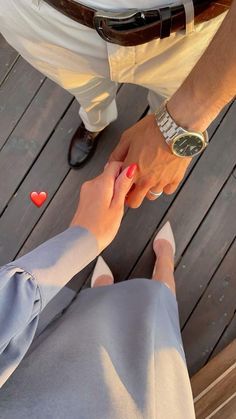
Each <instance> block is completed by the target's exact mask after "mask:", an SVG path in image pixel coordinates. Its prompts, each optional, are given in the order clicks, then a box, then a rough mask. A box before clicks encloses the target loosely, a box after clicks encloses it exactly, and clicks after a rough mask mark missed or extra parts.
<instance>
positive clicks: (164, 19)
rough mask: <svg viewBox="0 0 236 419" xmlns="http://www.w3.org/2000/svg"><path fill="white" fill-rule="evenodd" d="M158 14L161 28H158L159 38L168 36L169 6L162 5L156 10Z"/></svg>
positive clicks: (169, 28) (169, 26) (169, 24)
mask: <svg viewBox="0 0 236 419" xmlns="http://www.w3.org/2000/svg"><path fill="white" fill-rule="evenodd" d="M158 11H159V14H160V21H161V28H160V39H163V38H168V36H170V33H171V24H172V16H171V8H170V7H169V6H167V7H162V8H161V9H159V10H158Z"/></svg>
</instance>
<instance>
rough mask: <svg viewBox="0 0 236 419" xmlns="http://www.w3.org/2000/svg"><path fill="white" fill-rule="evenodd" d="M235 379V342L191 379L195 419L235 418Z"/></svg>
mask: <svg viewBox="0 0 236 419" xmlns="http://www.w3.org/2000/svg"><path fill="white" fill-rule="evenodd" d="M235 378H236V340H235V341H233V342H232V343H231V344H230V345H229V346H228V347H227V348H226V349H225V350H224V351H222V352H221V353H220V354H219V355H218V356H216V357H215V358H214V359H212V360H211V362H209V363H208V364H207V365H206V366H205V367H204V368H202V369H201V370H200V371H199V372H198V373H197V374H195V375H194V377H193V378H192V379H191V385H192V391H193V398H194V403H195V410H196V418H197V419H206V418H209V419H210V418H212V417H213V418H215V417H217V418H227V419H228V418H234V417H235V416H231V413H232V412H233V407H234V406H235V399H236V398H235V396H236V391H235V390H236V388H235V385H236V382H235ZM223 412H225V413H226V412H227V414H228V416H224V415H223V416H222V414H223ZM234 413H235V410H234Z"/></svg>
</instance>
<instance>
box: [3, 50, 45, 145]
mask: <svg viewBox="0 0 236 419" xmlns="http://www.w3.org/2000/svg"><path fill="white" fill-rule="evenodd" d="M44 80H45V78H44V76H43V75H42V74H41V73H39V72H38V71H36V70H35V69H34V68H33V67H32V66H30V65H29V64H28V63H27V62H26V61H24V60H23V59H22V58H19V60H18V61H17V63H16V64H15V66H14V67H13V69H12V70H11V72H10V74H9V76H8V77H7V78H6V80H5V81H4V83H3V84H2V86H1V88H0V104H1V105H0V127H1V131H0V149H1V148H2V146H3V145H4V143H5V141H6V140H7V138H8V137H9V135H10V134H11V132H12V131H13V129H14V128H15V126H16V124H17V123H18V121H19V119H20V118H21V117H22V115H23V114H24V112H25V110H26V108H27V107H28V106H29V104H30V102H31V101H32V99H33V97H34V96H35V94H36V93H37V91H38V89H39V88H40V86H41V84H42V83H43V81H44Z"/></svg>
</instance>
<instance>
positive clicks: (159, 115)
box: [155, 102, 209, 157]
mask: <svg viewBox="0 0 236 419" xmlns="http://www.w3.org/2000/svg"><path fill="white" fill-rule="evenodd" d="M155 117H156V122H157V125H158V127H159V129H160V131H161V133H162V134H163V136H164V138H165V141H166V143H167V144H168V145H169V146H170V148H171V150H172V153H173V154H175V155H176V156H178V157H194V156H196V155H197V154H199V153H201V152H202V151H203V150H204V148H206V146H207V145H208V142H209V139H208V133H207V131H204V132H194V131H188V130H186V129H184V128H182V127H180V126H178V125H177V124H176V123H175V121H174V120H173V119H172V117H171V116H170V114H169V112H168V110H167V107H166V102H164V103H163V105H162V106H161V107H160V109H159V110H158V111H157V112H155Z"/></svg>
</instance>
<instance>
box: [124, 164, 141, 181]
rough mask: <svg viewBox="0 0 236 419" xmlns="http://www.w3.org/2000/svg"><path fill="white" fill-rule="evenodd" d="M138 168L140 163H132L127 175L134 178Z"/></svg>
mask: <svg viewBox="0 0 236 419" xmlns="http://www.w3.org/2000/svg"><path fill="white" fill-rule="evenodd" d="M137 168H138V165H137V164H136V163H134V164H131V165H130V166H129V168H128V170H127V172H126V176H127V178H128V179H132V178H133V177H134V175H135V172H136V170H137Z"/></svg>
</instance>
